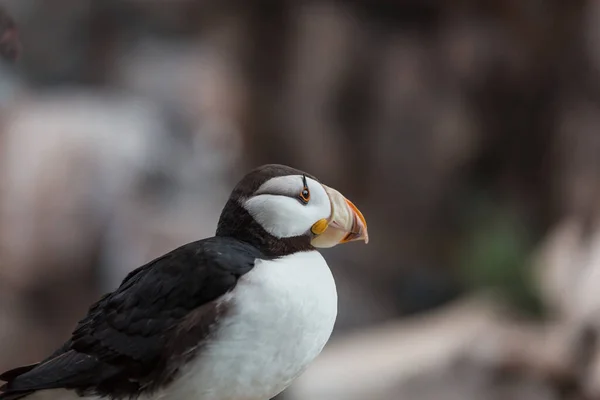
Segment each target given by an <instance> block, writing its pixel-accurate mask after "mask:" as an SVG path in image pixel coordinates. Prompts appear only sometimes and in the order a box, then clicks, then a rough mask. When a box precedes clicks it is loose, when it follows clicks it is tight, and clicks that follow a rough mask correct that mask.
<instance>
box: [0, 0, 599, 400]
mask: <svg viewBox="0 0 600 400" xmlns="http://www.w3.org/2000/svg"><path fill="white" fill-rule="evenodd" d="M0 5H2V6H3V7H4V8H5V9H6V11H7V12H8V13H9V14H10V15H11V16H12V18H13V19H14V20H15V21H16V24H17V26H18V29H19V34H20V39H21V42H22V46H23V47H22V53H21V56H20V58H19V59H18V61H17V62H16V63H9V62H4V63H2V65H0V260H1V262H0V369H1V370H4V369H7V368H10V367H15V366H17V365H20V364H22V363H30V362H35V361H38V360H39V359H40V358H42V357H43V356H46V355H47V354H48V353H49V352H50V351H51V350H53V349H54V348H55V347H57V346H58V345H59V344H61V343H62V341H63V340H64V339H65V338H66V337H67V336H68V335H69V333H70V332H71V330H72V329H73V327H74V325H75V323H76V322H77V321H78V320H79V318H81V317H82V316H83V315H84V314H85V312H86V310H87V307H88V306H89V305H90V304H91V303H92V302H94V301H95V300H97V299H98V297H99V296H100V295H101V294H102V293H105V292H107V291H111V290H113V289H114V288H115V287H116V286H117V285H118V284H119V282H120V281H121V279H122V278H123V277H124V276H125V274H126V273H127V272H128V271H130V270H132V269H134V268H136V267H138V266H140V265H142V264H144V263H145V262H147V261H149V260H151V259H153V258H154V257H156V256H159V255H161V254H163V253H164V252H166V251H169V250H171V249H173V248H175V247H177V246H179V245H181V244H183V243H186V242H189V241H192V240H196V239H199V238H204V237H208V236H211V235H212V234H213V233H214V230H215V225H216V222H217V220H218V216H219V213H220V210H221V207H222V206H223V204H224V202H225V200H226V199H227V197H228V195H229V191H230V190H231V188H232V187H233V185H235V183H236V182H237V181H238V180H239V179H240V178H241V177H242V176H243V174H244V173H245V172H246V171H248V170H249V169H251V168H254V167H256V166H258V165H260V164H264V163H284V164H288V165H291V166H294V167H297V168H300V169H304V170H306V171H309V172H310V173H312V174H314V175H316V176H318V177H319V178H320V179H321V180H322V181H323V182H325V183H327V184H328V185H331V186H333V187H335V188H337V189H339V190H340V191H342V192H343V193H344V194H345V195H347V196H348V198H350V199H352V200H353V201H354V203H355V204H357V205H358V206H359V207H360V209H361V211H363V213H364V214H365V216H366V218H367V220H368V222H369V231H370V236H371V242H370V243H369V244H368V245H367V246H364V245H359V244H356V245H347V246H341V247H340V248H335V249H331V250H328V251H326V254H325V256H326V257H327V259H328V260H329V264H330V265H331V267H332V270H333V273H334V275H335V277H336V280H337V284H338V290H339V296H340V315H339V319H338V322H337V326H336V330H335V333H334V336H333V338H332V340H331V342H330V343H329V345H328V346H327V348H326V350H325V351H324V352H323V354H322V356H321V357H320V358H319V359H318V360H317V361H316V362H315V363H314V364H313V365H312V366H311V367H310V368H309V370H308V371H307V372H306V373H305V374H304V375H303V376H302V377H301V378H300V379H299V380H298V381H296V382H295V383H294V384H293V385H292V386H291V387H290V388H289V389H288V390H286V391H285V392H284V393H283V394H282V395H280V396H278V399H279V398H282V399H285V400H338V399H339V400H342V399H343V400H359V399H360V400H363V399H372V400H395V399H403V400H404V399H407V400H412V399H420V400H429V399H431V400H434V399H436V400H437V399H457V400H458V399H498V400H500V399H502V400H504V399H514V400H519V399H527V400H529V399H533V400H535V399H580V400H584V399H599V398H600V343H598V340H597V337H598V328H599V327H600V315H598V314H599V312H600V224H599V222H600V220H599V218H600V213H599V211H600V80H599V74H600V2H597V1H594V0H569V1H564V0H537V1H522V0H496V1H494V0H478V1H475V0H445V1H441V0H440V1H435V0H396V1H392V0H346V1H333V0H331V1H329V0H314V1H285V0H279V1H274V0H252V1H250V0H247V1H244V0H224V1H216V0H197V1H193V0H171V1H164V0H163V1H158V0H102V1H100V0H96V1H93V0H60V1H59V0H56V1H41V0H1V2H0ZM5 23H6V21H5V20H3V19H2V18H0V27H2V24H5ZM4 38H5V37H4V36H2V37H1V38H0V42H2V40H3V39H4ZM0 44H1V43H0ZM0 50H1V49H0Z"/></svg>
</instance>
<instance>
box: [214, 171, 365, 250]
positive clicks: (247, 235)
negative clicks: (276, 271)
mask: <svg viewBox="0 0 600 400" xmlns="http://www.w3.org/2000/svg"><path fill="white" fill-rule="evenodd" d="M217 235H221V236H232V237H236V238H238V239H240V240H244V241H247V242H250V243H252V244H254V245H256V246H257V247H259V248H261V250H263V251H264V252H265V253H267V254H269V253H271V255H284V254H289V253H292V252H294V251H300V250H306V249H310V248H313V247H333V246H335V245H337V244H341V243H347V242H351V241H357V240H363V241H365V243H366V242H368V240H369V236H368V233H367V223H366V221H365V218H364V217H363V215H362V214H361V212H360V211H359V210H358V208H356V206H355V205H354V204H352V202H350V200H348V199H346V198H345V197H344V196H343V195H342V194H340V192H338V191H337V190H335V189H332V188H330V187H328V186H326V185H324V184H322V183H321V182H319V181H318V180H317V179H316V178H315V177H314V176H312V175H310V174H307V173H305V172H303V171H299V170H297V169H294V168H291V167H287V166H284V165H276V164H269V165H264V166H262V167H259V168H257V169H255V170H253V171H251V172H250V173H248V174H247V175H246V176H244V178H242V180H241V181H240V182H239V183H238V185H237V186H236V187H235V189H234V190H233V192H232V193H231V197H230V198H229V201H228V202H227V204H226V205H225V208H224V209H223V212H222V213H221V218H220V220H219V225H218V228H217Z"/></svg>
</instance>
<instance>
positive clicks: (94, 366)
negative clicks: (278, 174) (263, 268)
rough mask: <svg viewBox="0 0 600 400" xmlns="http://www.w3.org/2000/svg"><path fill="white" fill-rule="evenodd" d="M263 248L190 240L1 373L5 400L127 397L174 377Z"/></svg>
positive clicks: (135, 273)
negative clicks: (65, 393)
mask: <svg viewBox="0 0 600 400" xmlns="http://www.w3.org/2000/svg"><path fill="white" fill-rule="evenodd" d="M260 257H261V254H260V253H259V251H258V250H257V249H256V248H254V247H252V246H250V245H248V244H245V243H243V242H239V241H237V240H235V239H230V238H224V237H214V238H210V239H205V240H201V241H198V242H193V243H189V244H187V245H185V246H182V247H180V248H178V249H176V250H173V251H172V252H170V253H167V254H165V255H164V256H162V257H160V258H157V259H156V260H154V261H151V262H150V263H148V264H146V265H144V266H142V267H140V268H138V269H136V270H134V271H133V272H131V273H130V274H129V275H128V276H127V277H126V278H125V279H124V280H123V282H122V283H121V286H120V287H119V288H118V289H117V290H116V291H114V292H112V293H109V294H107V295H105V296H104V297H102V298H101V299H100V300H99V301H98V302H97V303H96V304H94V305H93V306H92V307H91V308H90V310H89V312H88V315H87V316H86V317H85V318H84V319H83V320H81V321H80V322H79V324H78V325H77V327H76V329H75V331H74V332H73V334H72V336H71V338H70V339H69V341H67V342H66V343H65V344H64V345H63V346H62V347H61V348H59V349H58V350H56V351H55V352H54V353H53V354H52V355H51V356H50V357H48V358H47V359H46V360H44V361H42V362H41V363H39V364H37V365H33V366H26V367H20V368H17V369H13V370H11V371H7V372H5V373H4V374H2V375H0V379H2V380H5V381H7V383H6V384H5V385H4V386H3V387H1V388H0V391H3V392H4V393H0V400H5V399H14V398H18V397H20V396H23V395H27V394H29V393H31V392H33V391H36V390H42V389H52V388H67V389H76V390H78V391H79V392H80V393H94V394H99V395H109V396H110V397H112V398H121V397H129V396H130V395H132V394H139V393H141V392H143V391H146V390H152V389H154V388H155V387H156V386H157V385H160V384H161V383H164V382H165V381H168V380H169V379H170V378H171V377H172V375H173V373H175V372H176V369H177V366H178V365H179V362H181V361H182V360H181V359H180V358H181V357H184V356H185V355H186V354H189V353H190V352H189V350H190V349H191V348H195V347H196V346H197V345H198V344H199V343H201V342H202V340H203V338H205V337H206V336H207V335H208V334H209V333H210V331H209V330H210V326H211V325H213V323H214V322H215V321H216V319H217V318H218V317H219V315H220V314H221V313H223V312H224V311H226V310H224V309H222V308H221V309H219V307H217V306H218V302H217V301H215V300H216V299H218V298H219V297H220V296H222V295H223V294H225V293H227V292H228V291H230V290H231V289H233V288H234V287H235V285H236V283H237V280H238V278H239V277H240V276H242V275H244V274H245V273H247V272H248V271H250V270H251V269H252V267H253V266H254V261H255V260H256V259H257V258H260Z"/></svg>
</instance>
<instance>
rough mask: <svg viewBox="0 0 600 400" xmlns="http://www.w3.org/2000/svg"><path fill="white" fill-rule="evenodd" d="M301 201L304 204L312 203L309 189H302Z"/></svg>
mask: <svg viewBox="0 0 600 400" xmlns="http://www.w3.org/2000/svg"><path fill="white" fill-rule="evenodd" d="M300 201H301V202H302V203H304V204H308V202H309V201H310V192H309V191H308V188H307V187H305V188H304V189H302V191H301V192H300Z"/></svg>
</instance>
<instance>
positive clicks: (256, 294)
mask: <svg viewBox="0 0 600 400" xmlns="http://www.w3.org/2000/svg"><path fill="white" fill-rule="evenodd" d="M229 296H230V299H225V300H224V301H231V302H232V303H231V305H230V307H232V309H231V310H230V312H229V313H228V317H227V318H224V319H222V320H221V321H220V322H219V328H218V331H217V332H216V334H215V340H214V341H213V342H211V343H209V344H207V345H206V346H205V347H203V349H202V351H201V354H200V356H199V358H198V360H196V361H192V362H191V363H190V364H189V365H188V366H187V368H185V369H184V370H183V373H182V375H181V377H180V379H178V380H177V381H175V382H173V384H172V385H171V386H170V387H169V389H168V390H167V391H166V392H168V393H164V394H163V395H164V396H165V398H172V399H179V400H192V399H194V400H268V399H270V398H272V397H273V396H275V395H276V394H278V393H279V392H281V391H282V390H283V389H285V388H286V387H287V386H288V385H289V384H290V383H291V382H292V381H293V380H294V379H295V378H296V377H297V376H298V375H300V374H301V373H302V372H303V371H304V370H305V368H306V367H307V366H308V364H309V363H310V362H311V361H312V360H313V359H314V358H315V357H316V356H317V355H319V353H320V352H321V350H322V349H323V347H324V346H325V343H326V342H327V340H328V339H329V337H330V335H331V332H332V330H333V325H334V323H335V319H336V315H337V292H336V288H335V282H334V280H333V276H332V275H331V271H330V270H329V267H328V266H327V263H326V262H325V260H324V259H323V257H322V256H321V255H320V254H319V253H318V252H317V251H310V252H301V253H295V254H292V255H290V256H286V257H282V258H279V259H277V260H274V261H257V263H256V266H255V267H254V268H253V269H252V271H250V272H249V273H248V274H246V275H244V276H243V277H242V278H241V279H240V281H239V282H238V285H237V286H236V288H235V289H234V290H233V291H232V293H231V294H230V295H229ZM161 397H162V396H161Z"/></svg>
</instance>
